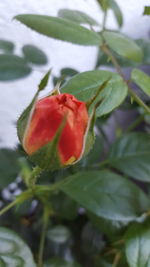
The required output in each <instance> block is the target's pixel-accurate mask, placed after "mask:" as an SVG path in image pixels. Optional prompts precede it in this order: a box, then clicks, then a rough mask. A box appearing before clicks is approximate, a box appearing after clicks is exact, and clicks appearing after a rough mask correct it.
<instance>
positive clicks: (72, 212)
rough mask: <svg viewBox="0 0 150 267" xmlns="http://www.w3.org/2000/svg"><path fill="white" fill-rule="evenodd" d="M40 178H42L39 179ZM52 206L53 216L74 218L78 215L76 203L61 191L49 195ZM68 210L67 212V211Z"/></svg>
mask: <svg viewBox="0 0 150 267" xmlns="http://www.w3.org/2000/svg"><path fill="white" fill-rule="evenodd" d="M41 180H42V179H41ZM51 202H52V208H53V210H54V212H55V216H56V217H57V216H58V217H59V218H63V219H67V220H74V219H75V218H76V217H77V215H78V205H77V203H76V202H75V201H74V200H73V199H71V198H69V197H68V196H67V195H65V194H64V193H62V192H59V193H57V194H53V195H52V196H51ZM68 210H69V212H68Z"/></svg>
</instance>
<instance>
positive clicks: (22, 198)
mask: <svg viewBox="0 0 150 267" xmlns="http://www.w3.org/2000/svg"><path fill="white" fill-rule="evenodd" d="M30 197H31V191H30V190H27V191H25V192H23V193H22V194H20V195H19V196H18V197H17V198H16V199H15V200H14V201H12V202H11V203H10V204H8V205H7V206H6V207H4V208H3V209H2V210H1V211H0V216H1V215H3V214H4V213H5V212H7V211H8V210H9V209H11V208H12V207H14V206H15V205H17V204H21V203H22V202H24V201H25V200H27V199H29V198H30Z"/></svg>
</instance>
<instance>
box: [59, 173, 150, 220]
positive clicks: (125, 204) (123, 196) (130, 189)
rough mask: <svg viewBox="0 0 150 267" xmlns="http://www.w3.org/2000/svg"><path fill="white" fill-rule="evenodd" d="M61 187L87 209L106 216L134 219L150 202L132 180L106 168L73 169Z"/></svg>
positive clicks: (112, 218)
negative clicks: (101, 169) (92, 169)
mask: <svg viewBox="0 0 150 267" xmlns="http://www.w3.org/2000/svg"><path fill="white" fill-rule="evenodd" d="M61 190H62V191H63V192H64V193H66V194H67V195H69V196H70V197H71V198H73V199H74V200H76V201H77V202H78V203H79V204H80V205H82V206H83V207H84V208H86V209H87V210H88V211H91V212H92V213H94V214H96V215H97V216H100V217H102V218H106V219H110V220H117V221H126V222H129V221H132V220H136V219H137V218H138V217H139V216H140V215H141V214H142V213H143V212H145V211H146V210H147V209H148V208H149V204H150V202H149V200H148V198H147V197H146V195H145V194H144V193H143V192H142V191H141V190H140V189H139V188H138V187H137V186H136V185H135V184H133V183H132V182H131V181H129V180H127V179H125V178H123V177H121V176H119V175H117V174H114V173H112V172H110V171H107V170H106V171H88V172H80V173H76V174H74V175H72V176H70V179H67V181H66V182H65V183H64V184H63V185H62V186H61Z"/></svg>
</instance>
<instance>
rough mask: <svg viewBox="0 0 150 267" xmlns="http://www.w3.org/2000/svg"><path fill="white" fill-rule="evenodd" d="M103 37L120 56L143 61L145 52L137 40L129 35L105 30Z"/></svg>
mask: <svg viewBox="0 0 150 267" xmlns="http://www.w3.org/2000/svg"><path fill="white" fill-rule="evenodd" d="M103 37H104V39H105V41H106V43H107V44H108V45H109V46H110V48H112V49H113V50H114V51H115V52H116V53H117V54H119V55H120V56H124V57H126V58H128V59H131V60H134V61H136V62H141V61H142V57H143V53H142V50H141V48H140V47H139V46H138V45H137V44H136V42H135V41H133V40H132V39H130V38H129V37H127V36H125V35H123V34H121V33H116V32H111V31H105V32H104V33H103Z"/></svg>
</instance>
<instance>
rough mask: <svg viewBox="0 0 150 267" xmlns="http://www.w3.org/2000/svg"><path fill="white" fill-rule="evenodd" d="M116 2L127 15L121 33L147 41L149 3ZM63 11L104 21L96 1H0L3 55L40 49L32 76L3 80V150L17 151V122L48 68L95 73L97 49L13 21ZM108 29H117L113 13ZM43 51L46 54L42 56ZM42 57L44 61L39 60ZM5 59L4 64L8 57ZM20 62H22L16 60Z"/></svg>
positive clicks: (0, 86) (0, 110) (0, 135)
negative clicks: (56, 38) (55, 38)
mask: <svg viewBox="0 0 150 267" xmlns="http://www.w3.org/2000/svg"><path fill="white" fill-rule="evenodd" d="M117 2H118V4H119V6H120V7H121V10H122V11H123V14H124V24H123V28H122V32H123V33H125V34H127V35H129V36H130V37H132V38H135V39H139V38H144V39H148V38H149V30H150V29H149V25H150V23H149V22H150V19H149V17H148V16H142V13H143V9H144V5H149V4H150V1H148V0H138V1H136V0H126V1H122V0H117ZM148 2H149V3H148ZM61 8H70V9H78V10H80V11H84V12H86V13H87V14H89V15H91V16H92V17H93V18H95V19H96V20H97V21H100V22H101V20H102V12H101V10H100V8H99V7H98V4H97V3H96V1H94V0H73V1H70V0H65V1H64V0H50V1H49V0H42V1H38V0H28V1H25V0H13V1H9V0H5V1H1V2H0V39H1V43H0V53H2V54H4V53H5V54H9V53H13V54H15V55H17V56H20V57H23V54H25V53H26V52H25V51H26V49H25V48H26V45H33V46H36V47H37V48H39V49H41V51H40V52H39V51H36V52H37V53H38V56H39V62H34V60H35V59H33V62H30V67H29V68H28V69H26V70H25V72H27V74H29V73H30V75H27V76H26V77H23V78H22V79H15V80H13V81H0V146H1V147H11V148H14V147H15V146H16V144H17V142H18V139H17V134H16V126H15V124H16V120H17V118H18V117H19V115H20V114H21V112H22V111H23V109H24V108H25V107H26V106H27V104H28V103H29V102H30V101H31V98H32V97H33V95H34V93H35V91H36V89H37V85H38V83H39V81H40V79H41V78H42V77H43V75H44V73H45V72H46V71H47V70H48V69H49V68H51V67H52V68H53V74H54V75H56V76H57V75H59V71H60V69H62V68H64V67H70V68H73V69H76V70H77V71H86V70H92V69H93V68H94V67H95V64H96V57H97V48H95V47H84V46H78V45H73V44H69V43H66V42H61V41H58V40H54V39H51V38H48V37H45V36H43V35H40V34H39V33H36V32H34V31H32V30H30V29H29V28H27V27H25V26H24V25H22V24H21V23H19V22H17V21H15V20H13V17H14V16H15V15H17V14H23V13H30V14H43V15H51V16H56V15H57V13H58V10H59V9H61ZM107 26H108V28H115V27H117V25H116V21H115V19H114V16H113V14H112V12H111V11H109V16H108V22H107ZM4 40H5V41H9V42H12V43H8V44H7V45H8V49H6V46H5V49H3V41H4ZM23 47H24V48H23ZM27 47H28V46H27ZM28 48H29V47H28ZM30 48H33V47H30ZM6 50H7V51H6ZM42 51H43V52H44V54H42V55H41V54H40V53H42ZM40 56H41V57H42V60H43V62H42V61H40ZM2 59H3V60H4V61H5V58H2ZM3 60H2V61H1V62H2V63H3ZM13 60H15V59H13ZM17 60H20V59H18V58H17ZM2 63H0V64H2ZM33 63H34V64H33ZM0 67H1V66H0ZM31 70H32V71H31ZM2 75H3V74H2ZM1 80H3V78H2V79H1ZM52 87H53V84H52V82H50V84H49V90H50V89H52Z"/></svg>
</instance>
